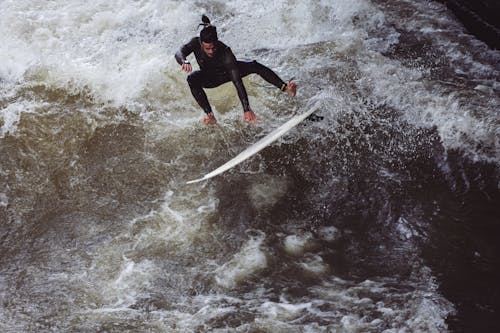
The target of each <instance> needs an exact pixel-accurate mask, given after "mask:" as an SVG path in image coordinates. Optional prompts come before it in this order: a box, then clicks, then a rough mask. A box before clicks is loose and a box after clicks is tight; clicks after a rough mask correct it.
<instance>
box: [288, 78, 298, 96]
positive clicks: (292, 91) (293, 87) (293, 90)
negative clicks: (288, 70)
mask: <svg viewBox="0 0 500 333" xmlns="http://www.w3.org/2000/svg"><path fill="white" fill-rule="evenodd" d="M286 93H287V94H288V95H289V96H292V97H294V96H295V95H296V94H297V84H296V83H295V82H292V81H289V82H288V83H287V84H286Z"/></svg>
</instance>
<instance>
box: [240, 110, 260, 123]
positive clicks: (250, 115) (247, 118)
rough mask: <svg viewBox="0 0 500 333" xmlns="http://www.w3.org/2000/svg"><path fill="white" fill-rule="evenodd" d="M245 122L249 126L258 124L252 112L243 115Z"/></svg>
mask: <svg viewBox="0 0 500 333" xmlns="http://www.w3.org/2000/svg"><path fill="white" fill-rule="evenodd" d="M243 120H244V121H246V122H247V123H248V124H250V125H253V124H255V123H256V122H257V116H256V115H255V113H253V111H252V110H248V111H245V113H243Z"/></svg>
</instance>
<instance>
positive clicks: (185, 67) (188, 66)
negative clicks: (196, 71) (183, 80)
mask: <svg viewBox="0 0 500 333" xmlns="http://www.w3.org/2000/svg"><path fill="white" fill-rule="evenodd" d="M182 70H183V71H184V72H186V73H191V72H192V71H193V66H191V64H190V63H184V64H182Z"/></svg>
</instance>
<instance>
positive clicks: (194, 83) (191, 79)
mask: <svg viewBox="0 0 500 333" xmlns="http://www.w3.org/2000/svg"><path fill="white" fill-rule="evenodd" d="M186 80H187V82H188V84H189V86H190V87H201V80H200V77H199V75H197V73H191V74H189V75H188V77H187V79H186Z"/></svg>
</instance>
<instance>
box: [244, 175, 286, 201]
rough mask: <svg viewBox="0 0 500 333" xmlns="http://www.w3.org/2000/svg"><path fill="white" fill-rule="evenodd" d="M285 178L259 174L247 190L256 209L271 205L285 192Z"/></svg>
mask: <svg viewBox="0 0 500 333" xmlns="http://www.w3.org/2000/svg"><path fill="white" fill-rule="evenodd" d="M286 186H287V183H286V180H285V179H282V178H279V177H273V176H260V177H259V178H258V179H257V180H256V181H255V182H254V183H252V185H251V187H250V188H249V190H248V195H249V196H250V199H251V202H252V205H253V206H254V207H255V208H256V209H262V208H266V207H272V206H274V204H276V202H278V200H279V199H280V198H282V197H283V195H284V194H285V193H286Z"/></svg>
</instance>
